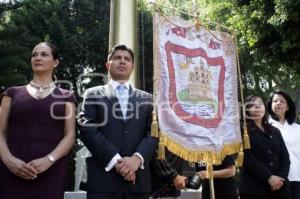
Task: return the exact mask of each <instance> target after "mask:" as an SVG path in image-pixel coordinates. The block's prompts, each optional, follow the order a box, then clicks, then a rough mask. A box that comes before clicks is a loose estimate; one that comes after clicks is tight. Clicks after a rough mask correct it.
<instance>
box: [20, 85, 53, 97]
mask: <svg viewBox="0 0 300 199" xmlns="http://www.w3.org/2000/svg"><path fill="white" fill-rule="evenodd" d="M56 89H57V87H55V88H54V89H53V90H52V91H51V92H50V93H49V94H48V95H46V96H45V97H43V98H40V99H38V98H35V97H34V96H33V95H31V94H30V92H29V90H28V88H27V86H25V90H26V92H27V94H28V95H29V96H30V97H31V98H33V99H34V100H36V101H42V100H44V99H47V98H49V97H50V96H51V95H52V94H53V93H54V91H55V90H56Z"/></svg>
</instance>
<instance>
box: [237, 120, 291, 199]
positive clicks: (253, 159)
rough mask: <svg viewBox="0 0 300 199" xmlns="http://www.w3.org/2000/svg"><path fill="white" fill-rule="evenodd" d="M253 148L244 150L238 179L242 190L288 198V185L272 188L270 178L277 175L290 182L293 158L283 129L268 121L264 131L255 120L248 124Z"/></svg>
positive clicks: (257, 195) (259, 194)
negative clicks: (272, 189)
mask: <svg viewBox="0 0 300 199" xmlns="http://www.w3.org/2000/svg"><path fill="white" fill-rule="evenodd" d="M248 132H249V137H250V144H251V149H250V150H245V151H244V155H245V159H244V165H243V168H242V169H241V173H240V179H239V193H240V194H243V193H244V194H250V195H253V196H256V197H258V198H274V197H275V195H276V197H277V198H288V186H287V184H285V185H284V186H283V188H281V189H280V190H279V191H275V192H272V191H271V188H270V185H269V183H268V179H269V177H270V176H271V175H277V176H280V177H282V178H284V179H285V180H286V182H288V179H287V176H288V173H289V169H290V159H289V154H288V151H287V148H286V146H285V143H284V141H283V138H282V136H281V133H280V131H279V130H278V129H277V128H275V127H273V126H270V125H268V127H267V129H266V130H265V132H263V131H262V130H261V129H260V128H258V127H257V126H256V125H255V124H254V123H252V122H250V124H249V125H248Z"/></svg>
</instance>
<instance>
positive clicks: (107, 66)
mask: <svg viewBox="0 0 300 199" xmlns="http://www.w3.org/2000/svg"><path fill="white" fill-rule="evenodd" d="M105 66H106V69H107V70H109V63H108V62H106V64H105Z"/></svg>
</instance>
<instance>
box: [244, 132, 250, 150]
mask: <svg viewBox="0 0 300 199" xmlns="http://www.w3.org/2000/svg"><path fill="white" fill-rule="evenodd" d="M250 148H251V146H250V138H249V134H248V130H247V127H244V149H250Z"/></svg>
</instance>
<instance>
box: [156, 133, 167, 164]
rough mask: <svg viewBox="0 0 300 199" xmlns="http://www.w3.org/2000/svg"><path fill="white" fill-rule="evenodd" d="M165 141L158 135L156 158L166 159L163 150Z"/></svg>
mask: <svg viewBox="0 0 300 199" xmlns="http://www.w3.org/2000/svg"><path fill="white" fill-rule="evenodd" d="M165 146H166V145H165V142H164V138H162V137H160V139H159V143H158V156H157V159H159V160H164V159H166V152H165V150H166V149H165Z"/></svg>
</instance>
